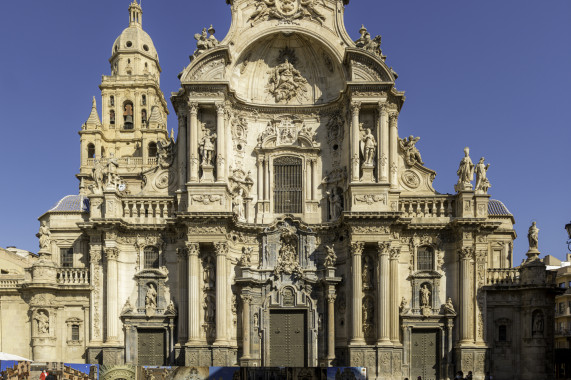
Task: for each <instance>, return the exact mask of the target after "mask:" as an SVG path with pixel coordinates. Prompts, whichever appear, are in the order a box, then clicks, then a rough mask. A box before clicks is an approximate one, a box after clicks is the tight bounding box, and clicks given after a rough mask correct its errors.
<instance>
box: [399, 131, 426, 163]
mask: <svg viewBox="0 0 571 380" xmlns="http://www.w3.org/2000/svg"><path fill="white" fill-rule="evenodd" d="M419 140H420V137H414V136H413V135H410V136H409V137H408V139H407V138H406V137H405V138H404V139H399V144H400V147H401V149H402V150H403V151H404V155H405V161H406V163H407V165H409V166H413V165H414V164H415V163H417V162H418V163H419V164H421V165H423V164H424V162H422V157H421V156H420V152H419V151H418V148H417V147H416V143H417V142H418V141H419Z"/></svg>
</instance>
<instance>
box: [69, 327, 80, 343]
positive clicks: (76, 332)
mask: <svg viewBox="0 0 571 380" xmlns="http://www.w3.org/2000/svg"><path fill="white" fill-rule="evenodd" d="M71 340H76V341H77V340H79V325H72V326H71Z"/></svg>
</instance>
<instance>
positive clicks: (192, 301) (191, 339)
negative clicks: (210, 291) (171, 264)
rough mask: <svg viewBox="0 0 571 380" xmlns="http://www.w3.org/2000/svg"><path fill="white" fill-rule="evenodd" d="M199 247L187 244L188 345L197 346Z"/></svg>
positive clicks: (198, 329)
mask: <svg viewBox="0 0 571 380" xmlns="http://www.w3.org/2000/svg"><path fill="white" fill-rule="evenodd" d="M199 249H200V246H199V245H198V243H190V244H187V253H188V259H187V260H188V305H187V306H188V343H189V344H198V343H199V342H200V317H199V314H198V310H199V307H198V305H200V297H199V291H200V282H199V270H198V269H199V268H198V266H199V261H198V253H199Z"/></svg>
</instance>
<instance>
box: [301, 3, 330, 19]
mask: <svg viewBox="0 0 571 380" xmlns="http://www.w3.org/2000/svg"><path fill="white" fill-rule="evenodd" d="M315 3H316V1H315V0H300V2H299V4H300V5H301V8H302V9H303V16H307V17H309V19H310V20H317V21H319V23H323V21H325V16H323V14H322V13H320V12H319V11H318V10H317V9H316V8H315Z"/></svg>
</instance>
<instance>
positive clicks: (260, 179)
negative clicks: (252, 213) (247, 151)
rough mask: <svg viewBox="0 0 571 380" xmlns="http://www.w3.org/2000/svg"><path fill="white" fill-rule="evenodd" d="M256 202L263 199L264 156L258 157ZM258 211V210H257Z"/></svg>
mask: <svg viewBox="0 0 571 380" xmlns="http://www.w3.org/2000/svg"><path fill="white" fill-rule="evenodd" d="M257 185H258V202H259V201H261V200H264V157H258V184H257ZM258 211H259V210H258Z"/></svg>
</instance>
